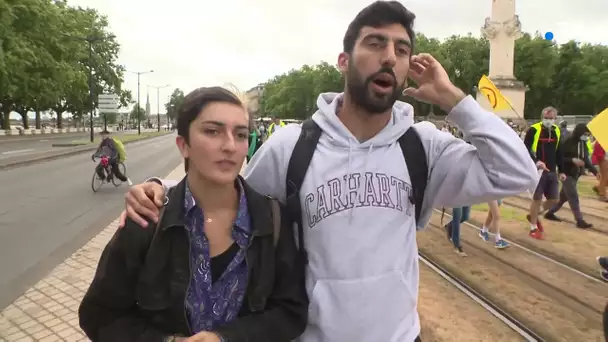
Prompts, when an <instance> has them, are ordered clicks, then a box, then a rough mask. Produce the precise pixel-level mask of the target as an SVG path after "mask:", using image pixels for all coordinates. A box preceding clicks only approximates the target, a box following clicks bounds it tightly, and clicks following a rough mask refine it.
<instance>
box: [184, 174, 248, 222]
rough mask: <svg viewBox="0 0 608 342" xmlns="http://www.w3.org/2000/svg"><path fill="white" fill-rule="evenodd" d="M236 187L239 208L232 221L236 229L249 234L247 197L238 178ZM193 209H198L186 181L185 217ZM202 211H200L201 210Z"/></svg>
mask: <svg viewBox="0 0 608 342" xmlns="http://www.w3.org/2000/svg"><path fill="white" fill-rule="evenodd" d="M235 182H236V185H237V186H238V190H239V207H238V209H237V214H236V218H235V220H234V225H235V227H237V228H238V229H240V230H242V231H243V232H245V233H250V232H251V217H250V215H249V208H248V206H247V196H246V195H245V187H244V186H243V183H242V181H241V179H240V178H237V179H236V181H235ZM195 208H199V207H198V205H197V204H196V200H195V199H194V196H192V192H191V191H190V185H189V184H188V180H186V191H185V194H184V209H185V210H184V211H185V213H186V216H189V215H190V214H191V212H193V211H194V209H195ZM201 211H202V209H201Z"/></svg>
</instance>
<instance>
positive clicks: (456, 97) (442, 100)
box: [437, 84, 467, 114]
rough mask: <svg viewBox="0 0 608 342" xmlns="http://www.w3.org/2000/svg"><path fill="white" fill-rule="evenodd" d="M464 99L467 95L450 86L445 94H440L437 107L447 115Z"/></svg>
mask: <svg viewBox="0 0 608 342" xmlns="http://www.w3.org/2000/svg"><path fill="white" fill-rule="evenodd" d="M465 97H467V95H466V94H465V93H464V92H463V91H462V90H460V88H458V87H456V86H455V85H453V84H452V85H451V86H450V87H449V88H448V89H447V90H446V91H445V92H443V93H442V94H440V96H439V103H437V105H438V106H439V107H440V108H441V109H442V110H443V111H445V112H446V113H448V114H449V113H450V112H451V111H452V109H454V107H456V105H458V104H459V103H460V101H462V100H464V98H465Z"/></svg>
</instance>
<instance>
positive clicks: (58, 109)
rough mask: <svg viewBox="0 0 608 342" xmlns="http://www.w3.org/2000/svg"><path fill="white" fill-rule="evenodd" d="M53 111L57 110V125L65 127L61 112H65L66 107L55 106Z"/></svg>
mask: <svg viewBox="0 0 608 342" xmlns="http://www.w3.org/2000/svg"><path fill="white" fill-rule="evenodd" d="M53 112H55V116H56V119H57V120H56V121H55V125H56V126H57V128H63V127H62V122H61V121H62V120H61V119H62V117H61V114H63V112H65V108H64V107H61V106H60V107H54V108H53Z"/></svg>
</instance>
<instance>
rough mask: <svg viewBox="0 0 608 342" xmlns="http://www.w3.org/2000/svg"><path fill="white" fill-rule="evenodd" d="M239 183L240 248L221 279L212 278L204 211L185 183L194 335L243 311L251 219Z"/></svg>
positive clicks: (188, 308)
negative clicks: (213, 279) (246, 257)
mask: <svg viewBox="0 0 608 342" xmlns="http://www.w3.org/2000/svg"><path fill="white" fill-rule="evenodd" d="M238 183H239V190H240V191H239V193H240V199H239V207H238V213H237V217H236V220H235V222H234V228H233V229H232V239H233V240H234V241H235V242H236V244H237V245H238V246H239V251H238V252H237V254H236V256H235V257H234V259H233V260H232V261H231V262H230V264H229V265H228V268H227V269H226V270H225V271H224V273H223V274H222V276H221V277H220V278H219V279H216V280H215V281H214V282H213V281H212V279H211V278H212V277H211V257H210V255H209V240H207V236H206V235H205V233H204V230H203V226H204V222H205V218H204V214H203V210H202V209H201V208H200V207H199V206H198V205H197V204H196V201H195V199H194V197H193V196H192V193H191V192H190V187H189V186H188V183H187V182H186V193H185V201H184V206H185V208H184V209H185V213H186V217H185V222H186V229H187V230H188V236H189V240H190V269H191V272H192V274H191V278H190V284H189V286H188V292H187V293H186V303H185V305H186V313H187V315H188V321H189V323H190V328H191V329H192V332H193V333H195V334H196V333H199V332H201V331H211V330H213V328H215V327H218V326H220V325H222V324H225V323H228V322H231V321H232V320H234V319H235V318H236V317H237V316H238V314H239V311H240V309H241V305H242V304H243V299H244V298H245V292H246V290H247V278H248V277H247V265H246V263H245V254H246V251H247V248H248V246H249V239H250V237H251V217H250V215H249V211H248V209H247V197H246V196H245V191H244V189H243V185H242V184H241V182H240V181H238Z"/></svg>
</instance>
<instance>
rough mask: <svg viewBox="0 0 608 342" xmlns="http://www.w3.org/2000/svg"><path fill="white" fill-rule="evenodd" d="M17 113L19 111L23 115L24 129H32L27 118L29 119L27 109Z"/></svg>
mask: <svg viewBox="0 0 608 342" xmlns="http://www.w3.org/2000/svg"><path fill="white" fill-rule="evenodd" d="M17 113H19V115H21V122H23V129H24V130H25V129H30V125H29V122H28V120H27V119H28V118H27V110H24V111H23V112H22V111H19V112H17Z"/></svg>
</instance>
